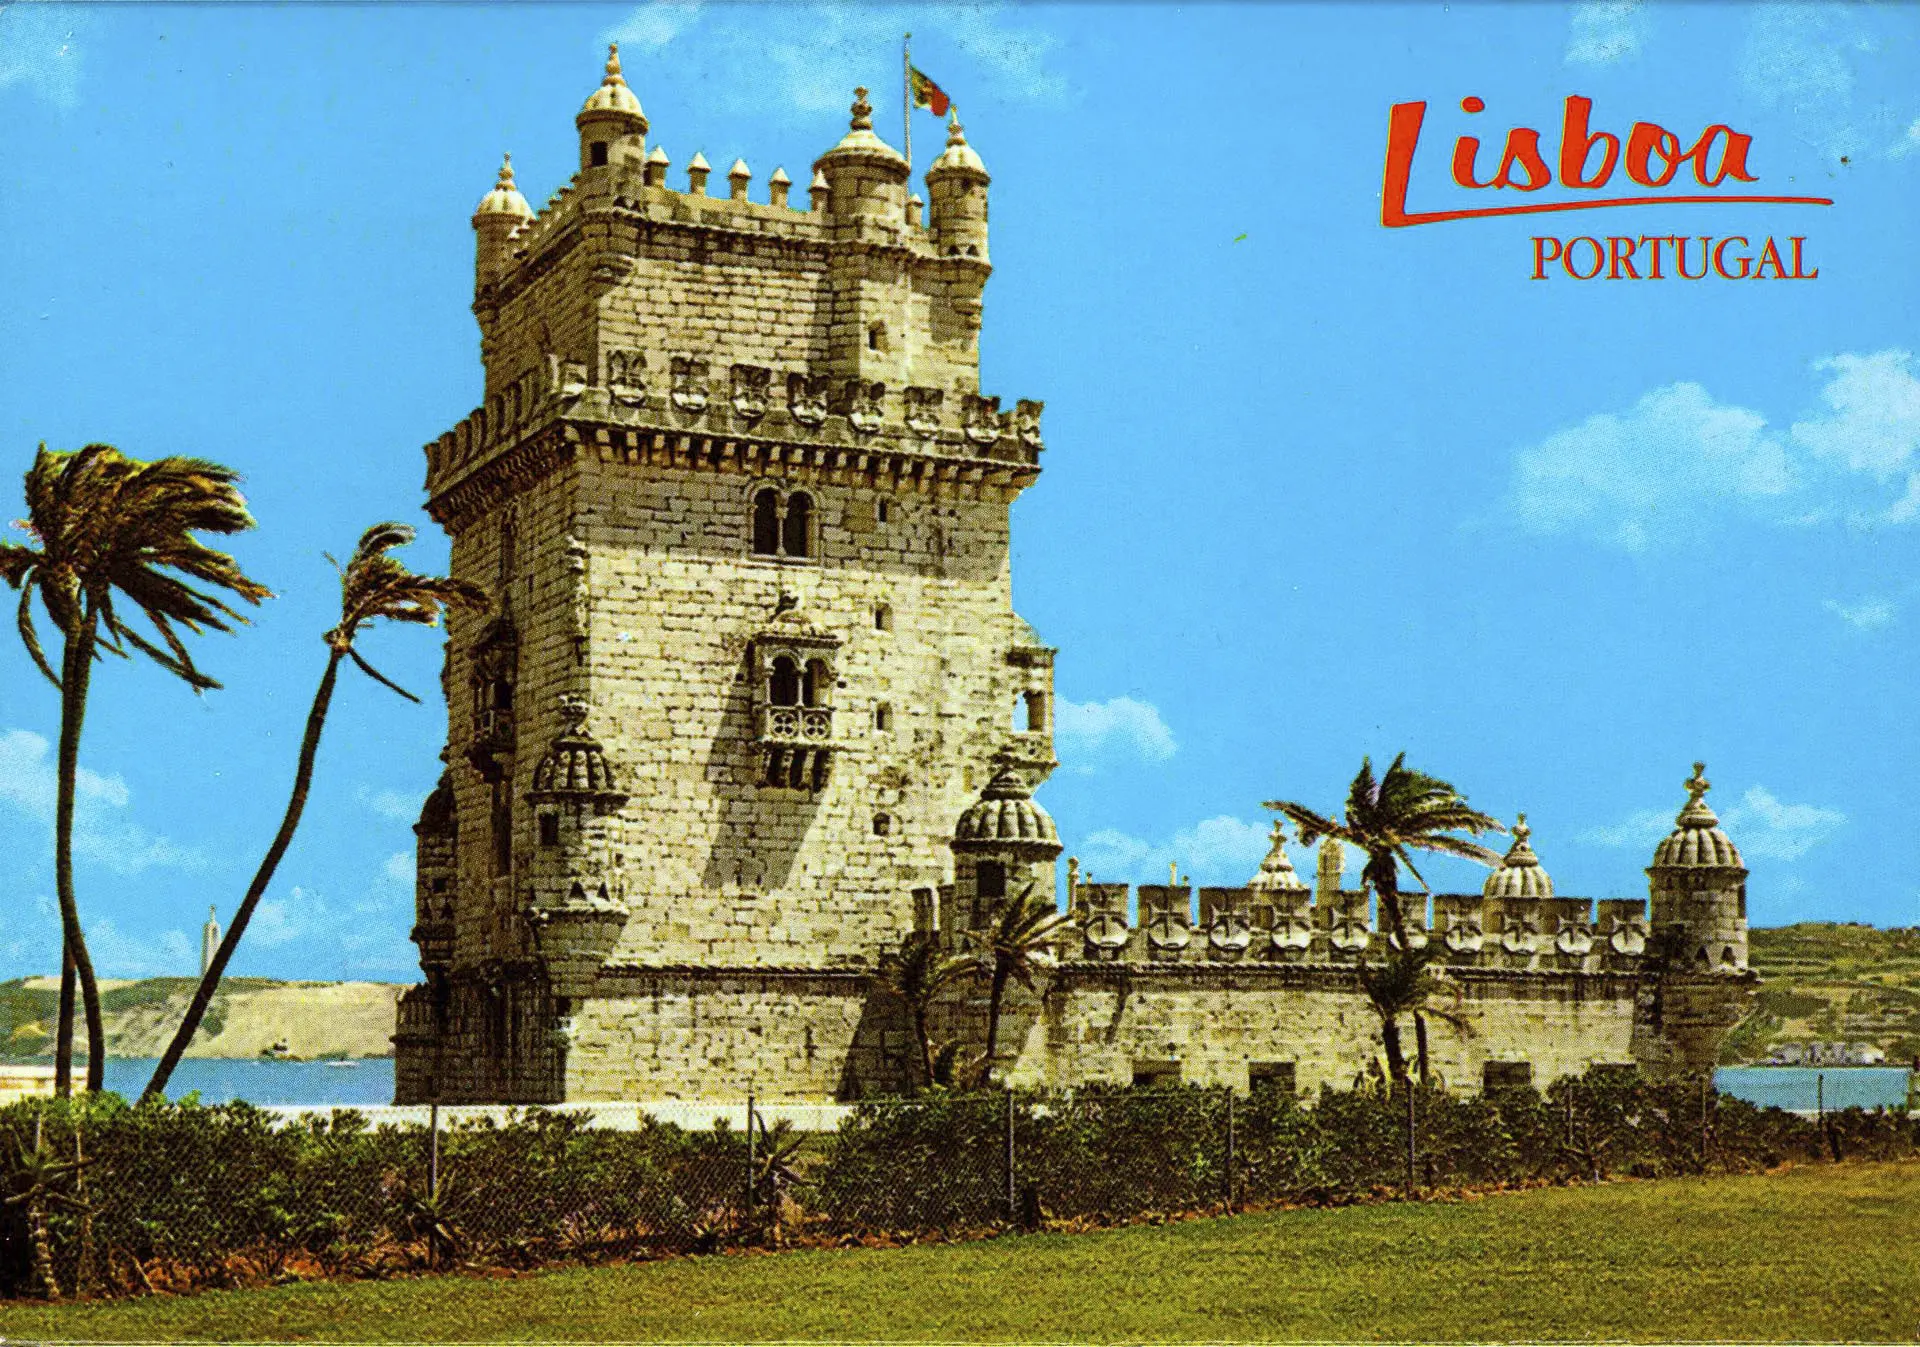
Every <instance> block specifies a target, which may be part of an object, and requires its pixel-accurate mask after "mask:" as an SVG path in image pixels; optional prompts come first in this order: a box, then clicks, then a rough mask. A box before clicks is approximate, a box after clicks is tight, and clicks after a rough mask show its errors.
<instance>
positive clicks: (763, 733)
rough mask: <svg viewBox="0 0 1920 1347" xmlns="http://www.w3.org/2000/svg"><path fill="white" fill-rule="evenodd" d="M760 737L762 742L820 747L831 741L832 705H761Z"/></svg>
mask: <svg viewBox="0 0 1920 1347" xmlns="http://www.w3.org/2000/svg"><path fill="white" fill-rule="evenodd" d="M759 739H760V742H761V744H762V745H766V746H774V745H790V746H792V747H796V748H821V747H826V746H828V745H830V744H831V742H832V740H833V708H832V707H831V706H762V707H761V708H760V727H759Z"/></svg>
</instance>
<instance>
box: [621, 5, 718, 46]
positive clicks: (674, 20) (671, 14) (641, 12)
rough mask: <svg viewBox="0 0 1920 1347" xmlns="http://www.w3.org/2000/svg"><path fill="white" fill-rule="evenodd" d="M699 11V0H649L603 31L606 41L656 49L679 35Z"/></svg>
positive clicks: (697, 15)
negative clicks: (650, 0) (650, 1)
mask: <svg viewBox="0 0 1920 1347" xmlns="http://www.w3.org/2000/svg"><path fill="white" fill-rule="evenodd" d="M699 14H700V0H653V3H651V4H645V5H642V6H640V8H638V9H636V10H634V11H633V12H632V13H631V14H629V15H627V17H626V18H624V19H622V20H621V21H620V22H619V23H617V24H615V25H614V26H613V27H612V28H609V29H608V30H607V34H606V37H607V41H609V42H618V43H619V44H620V45H621V46H623V47H629V48H633V47H638V48H640V49H641V50H643V51H658V50H659V49H660V48H661V47H664V46H666V45H667V44H668V43H669V42H671V41H673V40H674V38H676V37H678V36H680V34H681V33H682V32H683V31H685V29H686V28H687V26H688V25H689V24H691V23H692V22H693V21H694V19H696V18H697V17H699Z"/></svg>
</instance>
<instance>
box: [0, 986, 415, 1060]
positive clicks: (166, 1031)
mask: <svg viewBox="0 0 1920 1347" xmlns="http://www.w3.org/2000/svg"><path fill="white" fill-rule="evenodd" d="M197 985H198V982H197V979H194V978H148V979H147V980H145V981H142V982H110V981H103V982H102V983H101V992H100V1008H101V1011H102V1012H103V1014H104V1015H105V1018H106V1026H107V1050H108V1053H109V1054H110V1055H111V1056H114V1057H158V1056H159V1055H160V1054H161V1053H162V1052H163V1051H165V1050H166V1046H167V1041H168V1040H169V1039H170V1038H172V1037H173V1032H174V1030H175V1029H177V1028H178V1027H179V1025H180V1020H181V1017H182V1016H183V1015H185V1013H186V1009H187V1005H188V1004H189V1003H190V1002H191V1001H192V1000H193V992H194V988H195V986H197ZM405 990H406V989H405V988H404V987H399V986H395V985H393V984H391V983H385V982H275V981H273V980H271V979H268V978H228V979H227V980H226V981H225V982H223V983H221V985H220V990H219V992H217V993H216V994H215V995H214V998H213V1004H212V1005H211V1006H209V1007H208V1008H207V1017H206V1019H205V1021H204V1022H203V1023H202V1024H201V1026H200V1032H199V1033H198V1034H197V1035H196V1036H195V1037H194V1040H193V1046H192V1047H191V1048H189V1049H188V1050H187V1055H188V1056H189V1057H257V1056H259V1055H260V1052H261V1050H262V1049H264V1048H267V1047H269V1046H271V1045H272V1044H274V1043H277V1042H285V1043H286V1045H287V1050H288V1052H289V1053H290V1054H291V1055H292V1056H295V1057H390V1056H392V1055H393V1044H392V1043H391V1042H389V1041H388V1038H389V1035H391V1034H392V1033H393V1028H394V1023H393V1016H394V1003H395V1002H396V1001H398V1000H399V998H400V993H401V992H403V991H405ZM59 1010H60V988H59V983H58V981H57V980H56V979H53V978H16V979H15V980H14V981H12V982H0V1057H34V1056H44V1055H47V1054H50V1053H51V1052H52V1051H53V1030H54V1024H55V1021H56V1020H57V1018H58V1015H59ZM80 1034H81V1037H82V1039H83V1040H84V1037H85V1034H86V1030H85V1027H84V1025H82V1027H81V1029H80Z"/></svg>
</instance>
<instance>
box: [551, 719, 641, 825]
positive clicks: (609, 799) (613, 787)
mask: <svg viewBox="0 0 1920 1347" xmlns="http://www.w3.org/2000/svg"><path fill="white" fill-rule="evenodd" d="M561 713H562V714H563V715H565V716H566V718H567V723H566V727H565V728H564V729H562V730H561V731H560V733H559V734H557V735H555V736H554V738H553V742H552V743H551V744H549V745H548V746H547V751H546V753H545V754H544V755H543V756H542V757H541V759H540V761H539V763H538V764H536V765H535V767H534V769H533V787H532V789H531V790H529V791H528V792H527V799H528V800H530V801H532V802H533V803H535V804H540V803H544V802H549V801H558V802H564V803H578V804H587V805H592V806H594V807H595V808H596V809H599V810H600V811H602V812H608V811H610V810H613V809H618V808H619V807H620V806H621V805H623V804H625V803H626V801H627V793H626V792H625V791H623V790H621V789H620V786H619V782H618V781H617V780H616V778H615V776H614V771H613V765H612V764H611V763H609V762H608V761H607V755H606V751H605V750H604V749H602V748H601V747H600V741H599V740H598V739H595V738H594V737H593V736H592V735H591V734H588V733H587V703H586V701H585V700H584V699H583V698H580V697H563V698H561Z"/></svg>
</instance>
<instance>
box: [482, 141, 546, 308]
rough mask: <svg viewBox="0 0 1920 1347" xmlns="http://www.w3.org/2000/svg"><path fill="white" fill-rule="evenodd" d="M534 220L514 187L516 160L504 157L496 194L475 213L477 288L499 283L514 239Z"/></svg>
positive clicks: (529, 209)
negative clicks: (495, 282) (514, 165)
mask: <svg viewBox="0 0 1920 1347" xmlns="http://www.w3.org/2000/svg"><path fill="white" fill-rule="evenodd" d="M532 218H533V208H532V207H531V206H529V205H527V199H526V198H525V197H524V196H521V195H520V189H519V188H517V187H515V186H514V185H513V156H512V155H510V154H509V155H503V156H502V157H501V160H500V177H499V178H498V179H497V180H496V181H495V182H494V184H493V190H492V191H491V192H488V193H487V194H486V195H485V196H483V197H481V198H480V204H479V205H478V206H475V207H474V209H473V232H474V259H473V273H474V287H475V288H476V289H478V288H481V287H484V286H487V285H491V284H492V283H493V282H494V281H497V280H499V279H500V277H501V275H502V274H503V273H504V272H505V271H506V269H507V263H508V261H509V260H510V259H511V258H512V256H513V236H514V235H515V234H516V233H518V232H519V231H520V229H521V228H522V227H523V226H524V225H525V224H526V223H527V222H528V221H529V220H531V219H532Z"/></svg>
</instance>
